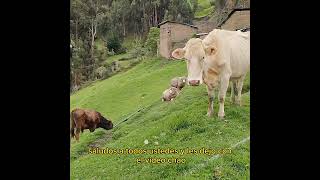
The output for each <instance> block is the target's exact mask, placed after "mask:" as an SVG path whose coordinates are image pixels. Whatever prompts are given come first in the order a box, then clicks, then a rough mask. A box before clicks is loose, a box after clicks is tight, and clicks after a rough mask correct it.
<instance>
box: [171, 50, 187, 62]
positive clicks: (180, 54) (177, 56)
mask: <svg viewBox="0 0 320 180" xmlns="http://www.w3.org/2000/svg"><path fill="white" fill-rule="evenodd" d="M185 53H186V51H185V50H184V49H183V48H178V49H176V50H174V51H173V52H172V53H171V56H172V57H174V58H175V59H182V58H184V54H185Z"/></svg>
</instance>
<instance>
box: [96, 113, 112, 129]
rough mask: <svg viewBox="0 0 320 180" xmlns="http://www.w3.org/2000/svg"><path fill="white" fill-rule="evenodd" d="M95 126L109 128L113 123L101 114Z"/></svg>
mask: <svg viewBox="0 0 320 180" xmlns="http://www.w3.org/2000/svg"><path fill="white" fill-rule="evenodd" d="M97 127H101V128H103V129H106V130H109V129H112V128H113V123H112V122H111V121H109V120H107V119H106V118H104V117H103V116H101V117H100V122H99V124H98V125H97Z"/></svg>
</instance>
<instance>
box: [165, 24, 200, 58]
mask: <svg viewBox="0 0 320 180" xmlns="http://www.w3.org/2000/svg"><path fill="white" fill-rule="evenodd" d="M196 33H197V28H194V27H191V26H188V25H184V24H179V23H173V22H167V23H165V24H163V25H161V26H160V44H159V52H160V55H161V56H162V57H165V58H167V59H169V58H170V57H171V52H172V51H173V50H174V49H175V48H178V47H184V44H185V42H187V41H188V40H189V39H190V38H191V37H192V35H194V34H196Z"/></svg>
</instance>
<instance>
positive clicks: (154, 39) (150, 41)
mask: <svg viewBox="0 0 320 180" xmlns="http://www.w3.org/2000/svg"><path fill="white" fill-rule="evenodd" d="M159 39H160V29H159V28H156V27H151V28H150V30H149V34H148V36H147V40H146V42H145V45H144V46H145V48H146V50H147V53H148V54H149V55H155V54H156V53H157V49H158V42H159Z"/></svg>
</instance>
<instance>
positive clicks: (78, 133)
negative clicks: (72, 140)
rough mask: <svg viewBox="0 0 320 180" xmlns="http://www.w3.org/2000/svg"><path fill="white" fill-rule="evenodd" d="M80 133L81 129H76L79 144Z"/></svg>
mask: <svg viewBox="0 0 320 180" xmlns="http://www.w3.org/2000/svg"><path fill="white" fill-rule="evenodd" d="M80 131H81V129H80V128H76V140H77V142H79V135H80Z"/></svg>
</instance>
